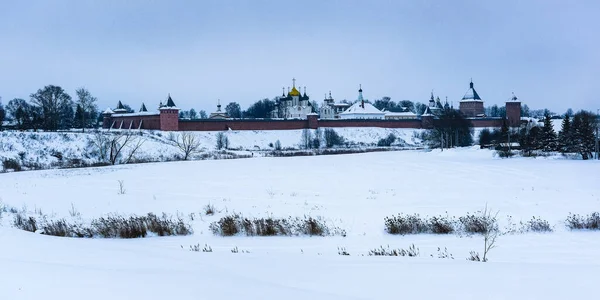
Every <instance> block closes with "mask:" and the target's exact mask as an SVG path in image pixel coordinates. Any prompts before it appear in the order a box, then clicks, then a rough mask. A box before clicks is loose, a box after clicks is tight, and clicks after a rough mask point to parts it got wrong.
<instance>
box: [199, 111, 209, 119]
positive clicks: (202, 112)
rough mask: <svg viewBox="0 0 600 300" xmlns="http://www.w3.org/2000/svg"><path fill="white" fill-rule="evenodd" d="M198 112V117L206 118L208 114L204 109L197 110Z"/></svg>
mask: <svg viewBox="0 0 600 300" xmlns="http://www.w3.org/2000/svg"><path fill="white" fill-rule="evenodd" d="M198 114H199V115H200V119H207V118H208V115H207V114H206V111H205V110H200V111H199V112H198Z"/></svg>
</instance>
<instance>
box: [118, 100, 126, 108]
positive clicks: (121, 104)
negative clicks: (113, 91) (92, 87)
mask: <svg viewBox="0 0 600 300" xmlns="http://www.w3.org/2000/svg"><path fill="white" fill-rule="evenodd" d="M117 109H125V106H123V103H121V100H119V104H117Z"/></svg>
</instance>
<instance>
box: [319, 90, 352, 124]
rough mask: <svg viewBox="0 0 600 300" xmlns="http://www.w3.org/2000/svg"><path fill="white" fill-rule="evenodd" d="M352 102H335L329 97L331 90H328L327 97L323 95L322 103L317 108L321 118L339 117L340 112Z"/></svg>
mask: <svg viewBox="0 0 600 300" xmlns="http://www.w3.org/2000/svg"><path fill="white" fill-rule="evenodd" d="M351 105H352V104H350V103H343V102H342V103H335V100H334V99H333V98H332V97H331V91H329V97H327V95H325V99H324V100H323V104H322V105H321V108H319V115H320V117H321V119H339V118H340V114H341V113H342V112H344V111H345V110H346V109H348V107H350V106H351Z"/></svg>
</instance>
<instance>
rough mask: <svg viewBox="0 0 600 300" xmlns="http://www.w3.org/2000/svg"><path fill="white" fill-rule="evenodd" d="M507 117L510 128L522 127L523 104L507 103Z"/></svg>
mask: <svg viewBox="0 0 600 300" xmlns="http://www.w3.org/2000/svg"><path fill="white" fill-rule="evenodd" d="M506 117H507V118H508V126H510V127H518V126H520V125H521V102H506Z"/></svg>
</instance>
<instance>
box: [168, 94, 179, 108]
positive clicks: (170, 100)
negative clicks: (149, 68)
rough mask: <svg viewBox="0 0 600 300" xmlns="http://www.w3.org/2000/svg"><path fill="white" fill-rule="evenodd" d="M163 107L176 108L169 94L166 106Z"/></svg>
mask: <svg viewBox="0 0 600 300" xmlns="http://www.w3.org/2000/svg"><path fill="white" fill-rule="evenodd" d="M165 106H166V107H177V106H176V105H175V102H173V99H171V94H169V97H168V98H167V104H166V105H165Z"/></svg>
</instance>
